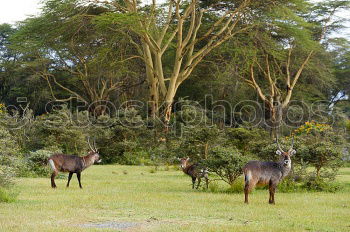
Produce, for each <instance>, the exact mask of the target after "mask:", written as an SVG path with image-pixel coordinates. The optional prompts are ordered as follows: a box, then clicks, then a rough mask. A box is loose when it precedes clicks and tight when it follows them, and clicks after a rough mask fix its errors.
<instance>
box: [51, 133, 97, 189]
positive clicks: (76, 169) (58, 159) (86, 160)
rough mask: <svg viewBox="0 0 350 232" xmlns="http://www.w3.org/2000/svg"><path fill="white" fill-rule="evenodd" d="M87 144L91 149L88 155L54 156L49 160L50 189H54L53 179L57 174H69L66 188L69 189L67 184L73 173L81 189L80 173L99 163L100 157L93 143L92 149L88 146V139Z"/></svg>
mask: <svg viewBox="0 0 350 232" xmlns="http://www.w3.org/2000/svg"><path fill="white" fill-rule="evenodd" d="M88 144H89V147H90V149H91V151H89V153H88V155H86V156H83V157H79V156H74V155H65V154H54V155H52V156H50V158H49V164H50V167H51V169H52V171H53V172H52V175H51V187H52V188H56V184H55V177H56V176H57V175H58V172H69V175H68V182H67V187H69V182H70V180H71V179H72V176H73V173H76V174H77V178H78V182H79V187H80V188H83V187H82V186H81V183H80V175H81V172H82V171H83V170H84V169H86V168H88V167H90V166H91V165H93V164H94V163H100V162H101V161H102V160H101V159H100V155H99V154H98V151H97V148H96V143H95V141H94V148H93V147H92V146H91V144H90V140H89V139H88Z"/></svg>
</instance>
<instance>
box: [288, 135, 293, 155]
mask: <svg viewBox="0 0 350 232" xmlns="http://www.w3.org/2000/svg"><path fill="white" fill-rule="evenodd" d="M293 147H294V135H293V137H292V147H291V148H290V149H289V151H291V150H293Z"/></svg>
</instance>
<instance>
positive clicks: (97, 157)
mask: <svg viewBox="0 0 350 232" xmlns="http://www.w3.org/2000/svg"><path fill="white" fill-rule="evenodd" d="M88 144H89V147H90V151H89V153H88V154H89V155H90V156H91V157H92V160H93V161H94V163H101V162H102V159H100V154H99V153H98V149H97V148H96V141H95V140H94V145H93V146H92V145H91V144H90V138H88Z"/></svg>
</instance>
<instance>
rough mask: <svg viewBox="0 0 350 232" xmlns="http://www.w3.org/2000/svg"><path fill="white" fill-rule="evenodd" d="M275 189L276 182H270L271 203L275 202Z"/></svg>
mask: <svg viewBox="0 0 350 232" xmlns="http://www.w3.org/2000/svg"><path fill="white" fill-rule="evenodd" d="M275 190H276V184H274V183H272V182H271V181H270V184H269V192H270V199H269V204H275Z"/></svg>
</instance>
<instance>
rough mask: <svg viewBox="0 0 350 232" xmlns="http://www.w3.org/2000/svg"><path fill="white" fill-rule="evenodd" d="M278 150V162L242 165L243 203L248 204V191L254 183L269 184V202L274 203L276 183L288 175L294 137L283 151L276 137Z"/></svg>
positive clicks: (251, 162) (293, 151)
mask: <svg viewBox="0 0 350 232" xmlns="http://www.w3.org/2000/svg"><path fill="white" fill-rule="evenodd" d="M276 143H277V146H278V150H277V151H276V154H277V155H279V156H280V161H279V162H263V161H249V162H248V163H247V164H246V165H245V166H244V167H243V172H244V180H245V186H244V197H245V199H244V203H246V204H248V193H249V192H250V191H251V190H252V189H254V187H255V186H256V185H262V186H265V185H269V192H270V198H269V204H275V190H276V187H277V185H278V183H279V182H280V181H281V180H282V179H283V178H284V177H285V176H287V175H288V173H289V171H290V169H291V165H292V161H291V159H290V157H291V156H292V155H295V153H296V151H295V150H294V149H293V144H294V137H293V139H292V146H291V148H290V149H289V150H288V151H287V152H285V151H283V150H282V148H281V146H280V145H279V143H278V138H276Z"/></svg>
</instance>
